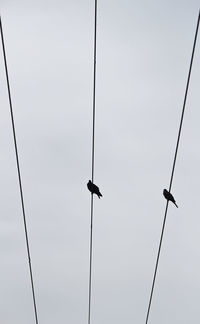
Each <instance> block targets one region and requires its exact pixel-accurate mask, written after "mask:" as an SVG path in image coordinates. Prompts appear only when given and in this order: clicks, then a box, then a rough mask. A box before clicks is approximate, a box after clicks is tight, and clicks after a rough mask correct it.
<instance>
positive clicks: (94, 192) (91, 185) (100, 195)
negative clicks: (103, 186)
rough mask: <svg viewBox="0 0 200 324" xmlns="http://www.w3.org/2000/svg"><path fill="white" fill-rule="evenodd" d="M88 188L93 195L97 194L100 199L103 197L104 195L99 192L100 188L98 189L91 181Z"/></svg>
mask: <svg viewBox="0 0 200 324" xmlns="http://www.w3.org/2000/svg"><path fill="white" fill-rule="evenodd" d="M87 187H88V190H89V191H90V192H91V193H92V194H96V195H97V196H98V197H99V198H100V197H102V194H101V193H100V191H99V187H97V186H96V185H95V184H94V183H92V181H90V180H89V181H88V183H87Z"/></svg>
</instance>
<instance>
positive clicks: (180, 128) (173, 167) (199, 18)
mask: <svg viewBox="0 0 200 324" xmlns="http://www.w3.org/2000/svg"><path fill="white" fill-rule="evenodd" d="M199 22H200V10H199V15H198V20H197V26H196V32H195V37H194V43H193V48H192V55H191V60H190V67H189V72H188V78H187V83H186V89H185V96H184V101H183V108H182V114H181V120H180V126H179V131H178V137H177V142H176V149H175V154H174V161H173V166H172V172H171V178H170V184H169V192H170V191H171V187H172V182H173V177H174V170H175V166H176V159H177V154H178V148H179V142H180V137H181V130H182V125H183V118H184V113H185V107H186V100H187V94H188V88H189V83H190V76H191V71H192V64H193V59H194V52H195V47H196V41H197V35H198V30H199ZM168 204H169V201H168V200H167V203H166V208H165V213H164V220H163V225H162V230H161V236H160V243H159V248H158V253H157V258H156V265H155V270H154V275H153V281H152V287H151V293H150V298H149V304H148V309H147V314H146V321H145V324H147V323H148V319H149V312H150V309H151V302H152V297H153V292H154V285H155V281H156V274H157V269H158V263H159V257H160V251H161V246H162V240H163V234H164V230H165V223H166V218H167V211H168Z"/></svg>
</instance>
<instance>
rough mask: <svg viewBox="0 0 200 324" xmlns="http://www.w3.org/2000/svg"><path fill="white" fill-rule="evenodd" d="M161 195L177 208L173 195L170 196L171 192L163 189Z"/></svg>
mask: <svg viewBox="0 0 200 324" xmlns="http://www.w3.org/2000/svg"><path fill="white" fill-rule="evenodd" d="M163 196H164V197H165V198H166V199H167V200H170V201H172V202H173V203H174V205H175V206H176V207H177V208H178V206H177V204H176V200H175V199H174V197H173V196H172V194H171V193H170V192H169V191H167V189H164V190H163Z"/></svg>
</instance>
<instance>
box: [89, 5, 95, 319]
mask: <svg viewBox="0 0 200 324" xmlns="http://www.w3.org/2000/svg"><path fill="white" fill-rule="evenodd" d="M96 45H97V0H95V8H94V62H93V63H94V67H93V118H92V183H93V182H94V154H95V109H96V52H97V51H96V47H97V46H96ZM92 254H93V194H92V193H91V207H90V257H89V258H90V261H89V262H90V266H89V293H88V295H89V300H88V324H90V320H91V297H92Z"/></svg>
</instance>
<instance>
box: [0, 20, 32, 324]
mask: <svg viewBox="0 0 200 324" xmlns="http://www.w3.org/2000/svg"><path fill="white" fill-rule="evenodd" d="M0 31H1V41H2V48H3V57H4V65H5V72H6V81H7V88H8V97H9V105H10V116H11V123H12V131H13V139H14V147H15V156H16V164H17V173H18V181H19V190H20V198H21V206H22V214H23V222H24V231H25V239H26V249H27V255H28V262H29V271H30V279H31V289H32V297H33V306H34V314H35V322H36V324H38V315H37V307H36V298H35V290H34V282H33V271H32V266H31V256H30V248H29V240H28V231H27V225H26V214H25V206H24V197H23V190H22V181H21V172H20V164H19V155H18V148H17V139H16V131H15V123H14V115H13V108H12V100H11V91H10V82H9V77H8V65H7V59H6V51H5V43H4V37H3V27H2V21H1V16H0Z"/></svg>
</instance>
